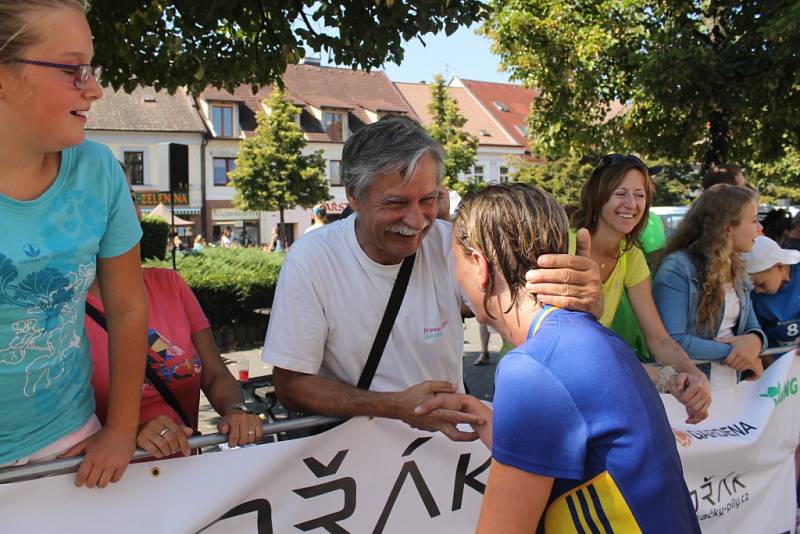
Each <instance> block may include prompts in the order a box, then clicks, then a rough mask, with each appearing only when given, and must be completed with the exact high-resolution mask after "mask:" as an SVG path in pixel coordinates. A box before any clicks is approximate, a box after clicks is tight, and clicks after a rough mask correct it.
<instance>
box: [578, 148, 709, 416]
mask: <svg viewBox="0 0 800 534" xmlns="http://www.w3.org/2000/svg"><path fill="white" fill-rule="evenodd" d="M652 197H653V191H652V182H651V180H650V174H649V171H648V169H647V166H646V165H645V164H644V163H643V162H642V160H641V159H639V158H638V157H636V156H631V155H623V154H610V155H608V156H605V157H604V158H602V159H601V160H600V163H599V164H598V165H597V167H596V168H595V169H594V170H593V171H592V174H591V176H590V177H589V180H588V181H587V182H586V183H585V184H584V186H583V190H582V191H581V201H580V205H579V206H578V209H577V210H576V211H575V212H574V213H573V216H572V226H573V228H586V229H588V230H589V233H590V234H591V241H592V247H591V256H592V259H594V260H595V262H596V263H597V265H598V266H599V267H600V277H601V280H602V282H603V302H604V309H603V315H602V317H601V318H600V323H601V324H603V325H604V326H607V327H608V326H610V325H611V323H612V321H613V320H614V315H615V313H616V311H617V307H618V306H619V303H620V301H621V299H622V295H623V292H627V296H628V299H629V301H630V304H631V308H632V309H633V312H634V314H635V315H636V319H637V320H638V322H639V325H640V327H641V329H642V332H643V334H644V337H645V340H646V342H647V348H648V349H649V351H650V353H651V354H652V355H653V356H654V357H655V359H656V361H657V362H658V363H659V364H662V365H665V367H662V368H661V369H656V368H654V367H651V366H648V367H647V369H648V373H650V375H651V376H652V378H653V379H654V382H655V383H656V384H657V386H658V387H659V390H660V391H662V392H670V393H672V394H673V395H675V397H676V398H677V399H678V400H680V401H681V402H682V403H683V404H684V405H685V406H686V410H687V413H688V415H689V418H688V419H687V422H690V423H698V422H700V421H702V420H703V419H704V418H705V417H706V416H707V411H708V407H709V405H710V404H711V392H710V391H711V389H710V386H709V384H708V380H707V379H706V377H705V375H704V374H703V373H702V372H701V371H700V370H699V369H698V368H697V367H696V366H695V365H694V364H692V362H691V361H690V360H689V358H688V356H687V355H686V353H685V352H684V351H683V349H681V347H680V346H679V345H678V344H677V343H676V342H675V341H674V340H673V339H672V338H671V337H670V336H669V334H668V333H667V331H666V329H665V328H664V325H663V323H662V322H661V318H660V317H659V315H658V311H657V310H656V306H655V303H654V302H653V295H652V293H651V290H650V270H649V268H648V266H647V262H646V261H645V257H644V253H643V252H642V249H641V243H640V239H639V238H640V235H641V232H642V230H643V229H644V227H645V226H646V225H647V221H648V213H649V209H650V203H651V201H652ZM572 236H574V234H571V237H572Z"/></svg>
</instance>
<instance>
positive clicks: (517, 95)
mask: <svg viewBox="0 0 800 534" xmlns="http://www.w3.org/2000/svg"><path fill="white" fill-rule="evenodd" d="M460 81H461V83H462V84H463V85H464V87H466V88H467V89H468V90H469V91H470V92H471V93H472V94H473V95H474V96H475V98H477V99H478V100H480V101H481V104H483V107H484V108H486V110H488V111H489V113H491V114H492V116H493V117H494V118H495V119H496V120H497V121H498V122H499V123H500V124H501V125H502V126H503V129H505V131H506V132H508V134H509V135H511V136H512V137H513V138H514V140H515V141H516V142H517V143H518V144H520V145H523V146H529V143H528V140H527V139H526V137H525V135H523V133H522V132H521V131H520V130H519V128H518V126H522V127H524V128H525V129H526V130H527V127H528V114H529V113H530V109H531V102H533V99H534V98H536V97H537V96H539V91H535V90H533V89H527V88H525V87H522V86H519V85H514V84H510V83H495V82H480V81H476V80H464V79H460ZM498 104H499V105H501V106H503V108H504V110H505V111H501V110H500V109H499V108H498Z"/></svg>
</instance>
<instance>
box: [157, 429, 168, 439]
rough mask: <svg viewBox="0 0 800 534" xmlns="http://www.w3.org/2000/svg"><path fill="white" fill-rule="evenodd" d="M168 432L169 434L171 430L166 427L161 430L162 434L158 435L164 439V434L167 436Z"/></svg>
mask: <svg viewBox="0 0 800 534" xmlns="http://www.w3.org/2000/svg"><path fill="white" fill-rule="evenodd" d="M167 432H169V428H167V427H164V428H163V429H162V430H161V432H159V433H158V435H159V436H161V437H162V438H163V437H164V434H166V433H167Z"/></svg>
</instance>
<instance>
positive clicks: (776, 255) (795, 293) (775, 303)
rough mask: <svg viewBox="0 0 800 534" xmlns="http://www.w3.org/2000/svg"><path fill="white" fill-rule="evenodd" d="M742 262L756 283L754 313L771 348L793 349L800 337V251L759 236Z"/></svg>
mask: <svg viewBox="0 0 800 534" xmlns="http://www.w3.org/2000/svg"><path fill="white" fill-rule="evenodd" d="M742 260H743V261H744V265H745V268H746V269H747V272H748V273H749V274H750V277H751V278H752V280H753V293H752V295H751V297H752V300H753V309H754V310H755V312H756V318H757V319H758V322H759V324H760V325H761V328H762V329H763V330H764V333H766V334H767V340H768V341H769V346H770V347H776V346H780V345H794V344H795V339H797V338H798V337H800V251H797V250H791V249H785V248H781V247H780V246H779V245H778V244H777V243H776V242H775V241H773V240H772V239H770V238H768V237H765V236H759V237H757V238H756V241H755V244H754V245H753V250H752V251H750V252H748V253H746V254H742Z"/></svg>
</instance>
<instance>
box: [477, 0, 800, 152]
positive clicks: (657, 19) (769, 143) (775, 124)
mask: <svg viewBox="0 0 800 534" xmlns="http://www.w3.org/2000/svg"><path fill="white" fill-rule="evenodd" d="M483 31H484V32H485V33H486V34H487V35H488V36H490V37H491V38H492V39H493V40H494V45H493V46H494V50H495V51H496V52H497V53H499V54H500V55H501V58H502V62H503V65H504V66H505V67H506V68H507V69H508V70H509V71H510V73H511V75H512V76H513V78H515V79H517V80H520V81H522V82H523V83H525V85H527V86H529V87H535V88H537V89H540V90H541V91H542V93H541V96H540V97H538V98H537V99H536V100H535V103H534V106H533V111H532V114H531V117H530V131H531V134H532V135H531V137H532V141H533V143H534V149H535V151H536V152H538V153H539V154H540V155H543V156H547V157H559V156H564V155H569V154H574V153H580V152H583V151H586V150H587V149H589V148H590V147H591V148H594V149H596V150H599V151H604V152H610V151H628V152H632V151H636V152H639V153H643V154H647V155H649V156H651V157H652V158H659V159H660V158H665V159H669V160H671V161H686V162H703V163H704V164H705V165H710V164H712V163H724V162H726V161H745V162H746V161H753V160H758V161H771V160H776V159H778V158H780V157H781V156H782V155H783V153H784V151H785V150H786V146H793V147H796V146H797V143H798V137H799V136H800V130H798V128H797V124H798V123H800V121H799V120H798V119H800V83H799V82H800V75H799V73H800V54H798V50H800V0H770V1H756V0H586V1H580V2H564V1H563V0H540V1H537V2H530V1H526V0H492V1H491V2H490V15H489V19H488V21H487V23H486V24H485V25H484V28H483ZM620 104H623V105H624V106H625V108H624V109H623V110H620V109H619V105H620Z"/></svg>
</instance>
